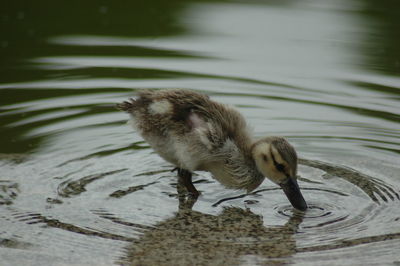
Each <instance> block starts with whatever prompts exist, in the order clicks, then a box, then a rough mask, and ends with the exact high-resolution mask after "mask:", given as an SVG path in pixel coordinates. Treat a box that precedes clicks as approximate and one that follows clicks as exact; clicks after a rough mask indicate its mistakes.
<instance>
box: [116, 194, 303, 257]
mask: <svg viewBox="0 0 400 266" xmlns="http://www.w3.org/2000/svg"><path fill="white" fill-rule="evenodd" d="M193 204H194V200H193V199H184V198H183V197H182V196H181V197H180V208H179V212H178V213H177V214H176V215H175V216H174V217H173V218H169V219H167V220H165V221H162V222H160V223H158V224H156V225H155V226H154V228H153V229H151V230H148V231H145V232H144V233H143V235H142V236H141V237H140V238H139V239H138V240H137V241H134V243H133V244H132V245H131V246H129V247H127V255H126V257H125V258H124V259H123V261H122V264H123V265H239V264H241V263H243V262H246V260H248V261H250V264H253V263H254V262H255V261H257V260H258V259H261V261H262V262H263V263H264V260H265V259H267V258H269V259H273V263H274V264H281V263H282V264H284V262H287V258H288V257H290V256H291V255H292V254H294V253H295V252H296V241H295V239H294V234H295V233H296V231H297V228H298V226H299V224H300V223H301V222H302V217H301V215H293V216H292V217H291V218H290V219H289V221H288V222H287V223H286V224H285V225H284V226H276V227H265V226H264V224H263V218H262V216H259V215H256V214H254V213H252V212H251V211H250V210H249V209H247V210H243V209H241V208H237V207H227V208H224V210H223V211H222V213H220V214H219V215H216V216H215V215H210V214H204V213H201V212H197V211H193V210H192V209H191V206H192V205H193ZM253 256H255V257H253ZM279 258H285V260H282V261H280V260H279Z"/></svg>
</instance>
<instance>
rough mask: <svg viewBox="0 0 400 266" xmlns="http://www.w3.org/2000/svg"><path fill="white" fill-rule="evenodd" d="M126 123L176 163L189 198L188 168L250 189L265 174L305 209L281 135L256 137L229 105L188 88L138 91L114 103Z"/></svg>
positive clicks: (192, 190) (194, 194) (231, 185)
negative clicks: (124, 116)
mask: <svg viewBox="0 0 400 266" xmlns="http://www.w3.org/2000/svg"><path fill="white" fill-rule="evenodd" d="M117 108H118V109H120V110H122V111H125V112H127V113H129V114H130V115H131V124H132V125H133V127H134V128H135V129H136V130H137V131H138V132H139V133H140V135H141V136H142V137H143V138H144V139H145V140H146V141H147V142H148V143H149V144H150V145H151V147H152V148H153V149H154V150H155V151H156V152H157V153H158V154H159V155H160V156H161V157H162V158H164V159H165V160H166V161H168V162H170V163H172V164H173V165H175V166H176V169H177V170H178V177H179V180H180V182H181V183H182V184H183V185H184V186H185V187H186V189H187V190H188V192H189V193H190V194H191V196H192V197H195V198H197V197H198V196H199V194H200V193H199V192H198V191H197V189H196V188H195V187H194V185H193V183H192V172H193V171H208V172H210V173H211V174H212V176H213V177H214V178H215V179H216V180H218V181H219V182H220V183H221V184H223V185H224V186H226V187H228V188H233V189H246V190H247V192H251V191H252V190H254V189H255V188H257V187H258V186H259V185H260V184H261V183H262V182H263V181H264V178H265V177H267V178H268V179H269V180H271V181H272V182H274V183H275V184H278V185H279V186H280V187H281V188H282V189H283V191H284V193H285V194H286V196H287V198H288V199H289V201H290V203H291V204H292V206H293V207H294V208H296V209H298V210H301V211H304V210H306V209H307V203H306V201H305V200H304V198H303V195H302V194H301V192H300V188H299V185H298V183H297V154H296V151H295V150H294V148H293V146H292V145H290V144H289V142H288V141H287V140H286V139H285V138H283V137H275V136H273V137H264V138H261V139H258V140H255V139H254V138H253V137H252V136H251V133H250V130H249V129H248V127H247V125H246V121H245V119H244V118H243V116H242V115H241V114H240V113H239V112H238V111H236V110H235V109H234V108H233V107H231V106H228V105H225V104H222V103H218V102H215V101H213V100H211V99H210V98H209V97H208V96H207V95H203V94H200V93H197V92H194V91H190V90H183V89H176V90H172V89H170V90H142V91H140V92H139V93H138V97H137V98H136V99H133V98H131V99H129V100H128V101H125V102H123V103H120V104H117Z"/></svg>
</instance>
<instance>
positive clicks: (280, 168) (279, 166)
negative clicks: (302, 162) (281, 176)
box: [275, 163, 285, 172]
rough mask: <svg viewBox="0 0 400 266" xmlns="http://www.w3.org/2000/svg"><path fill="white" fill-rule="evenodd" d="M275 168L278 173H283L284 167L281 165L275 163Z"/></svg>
mask: <svg viewBox="0 0 400 266" xmlns="http://www.w3.org/2000/svg"><path fill="white" fill-rule="evenodd" d="M275 167H276V169H277V170H278V171H279V172H283V171H284V170H285V166H284V165H283V164H280V163H277V164H276V165H275Z"/></svg>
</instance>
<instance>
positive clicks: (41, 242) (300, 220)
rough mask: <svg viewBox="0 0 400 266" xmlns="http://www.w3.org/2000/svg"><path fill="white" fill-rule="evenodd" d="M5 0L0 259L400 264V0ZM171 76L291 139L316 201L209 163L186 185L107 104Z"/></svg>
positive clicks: (173, 82)
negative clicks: (232, 179)
mask: <svg viewBox="0 0 400 266" xmlns="http://www.w3.org/2000/svg"><path fill="white" fill-rule="evenodd" d="M9 2H10V3H8V4H7V5H6V6H5V7H4V8H2V10H1V11H0V13H1V17H0V21H1V26H2V34H1V36H0V54H1V61H0V82H1V83H0V167H1V168H0V258H1V259H0V265H113V264H124V265H130V264H134V265H136V264H151V263H153V264H156V265H160V263H162V262H163V263H166V264H170V265H176V264H183V265H184V264H186V265H188V264H192V263H194V262H195V263H197V264H207V265H218V264H225V265H231V264H241V265H257V264H278V265H279V264H298V265H321V264H325V265H326V264H337V265H383V264H385V265H400V255H399V250H400V166H399V165H400V157H399V153H400V139H399V137H400V108H399V106H400V105H399V102H400V35H399V28H400V12H399V10H400V4H398V3H397V2H396V1H389V0H388V1H372V0H364V1H361V0H360V1H356V0H352V1H342V0H331V1H316V0H315V1H313V0H301V1H243V2H231V1H176V0H175V1H148V2H146V4H145V3H135V2H138V1H131V3H128V2H121V3H120V2H119V1H114V2H113V4H112V5H108V4H107V5H106V4H104V3H103V2H101V1H79V2H78V1H76V2H75V1H64V2H57V3H55V2H53V1H39V2H38V1H34V2H32V1H26V2H24V1H9ZM143 2H144V1H143ZM377 4H378V6H377ZM177 87H178V88H189V89H193V90H198V91H202V92H204V93H207V94H209V95H211V96H212V97H213V98H214V99H216V100H218V101H222V102H225V103H229V104H232V105H234V106H236V107H237V108H238V109H239V110H240V111H241V112H242V113H243V114H244V116H245V117H246V118H247V119H248V121H249V123H250V124H251V125H252V126H253V127H254V132H255V134H256V135H257V136H263V135H283V136H286V137H287V138H288V139H289V140H290V142H291V143H292V144H293V145H294V146H295V147H296V149H297V150H298V153H299V156H300V157H301V161H300V166H299V175H300V179H299V180H300V181H299V184H300V186H301V187H302V191H303V195H304V197H305V198H306V200H307V202H308V203H309V204H310V206H311V208H310V209H309V210H308V211H307V212H306V213H305V214H301V213H296V212H294V211H293V209H292V208H291V207H290V204H289V203H288V201H287V199H286V197H285V196H284V194H283V193H282V191H281V190H280V189H278V187H277V186H275V185H273V184H272V183H271V182H269V181H265V182H264V183H263V184H262V185H261V186H260V187H259V188H258V190H257V191H256V192H254V193H252V194H249V195H245V194H244V192H243V191H233V190H228V189H225V188H223V187H222V186H221V185H220V184H218V183H217V182H216V181H214V180H213V179H212V177H211V176H210V175H209V174H208V173H202V172H199V173H198V175H197V176H196V177H195V180H196V183H197V184H196V187H197V188H198V189H199V190H200V191H201V192H202V195H201V197H200V198H199V199H198V200H197V202H193V201H190V200H188V199H185V198H184V197H182V194H181V191H180V187H178V188H177V184H176V178H175V173H171V172H170V170H171V169H172V166H171V165H169V164H168V163H166V162H164V161H163V160H162V159H160V158H159V157H158V156H157V155H156V154H155V153H154V152H153V151H152V149H150V148H149V146H148V145H147V144H146V143H144V142H143V141H142V139H141V138H140V136H138V134H136V132H134V131H133V130H132V129H131V128H130V127H129V126H128V125H126V124H125V122H126V120H127V119H128V117H127V115H126V114H124V113H122V112H118V111H117V110H115V109H114V108H113V105H114V104H115V103H117V102H120V101H122V100H125V99H126V98H128V97H131V96H133V95H134V93H135V92H136V91H138V90H140V89H142V88H150V89H156V88H177Z"/></svg>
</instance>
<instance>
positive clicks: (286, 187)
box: [280, 178, 307, 211]
mask: <svg viewBox="0 0 400 266" xmlns="http://www.w3.org/2000/svg"><path fill="white" fill-rule="evenodd" d="M280 186H281V188H282V189H283V191H284V192H285V194H286V197H287V198H288V199H289V201H290V203H291V204H292V206H293V207H295V208H296V209H298V210H300V211H305V210H306V209H307V203H306V201H305V200H304V198H303V195H302V194H301V192H300V188H299V185H298V184H297V180H296V179H294V178H288V180H287V181H286V182H285V183H281V184H280Z"/></svg>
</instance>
